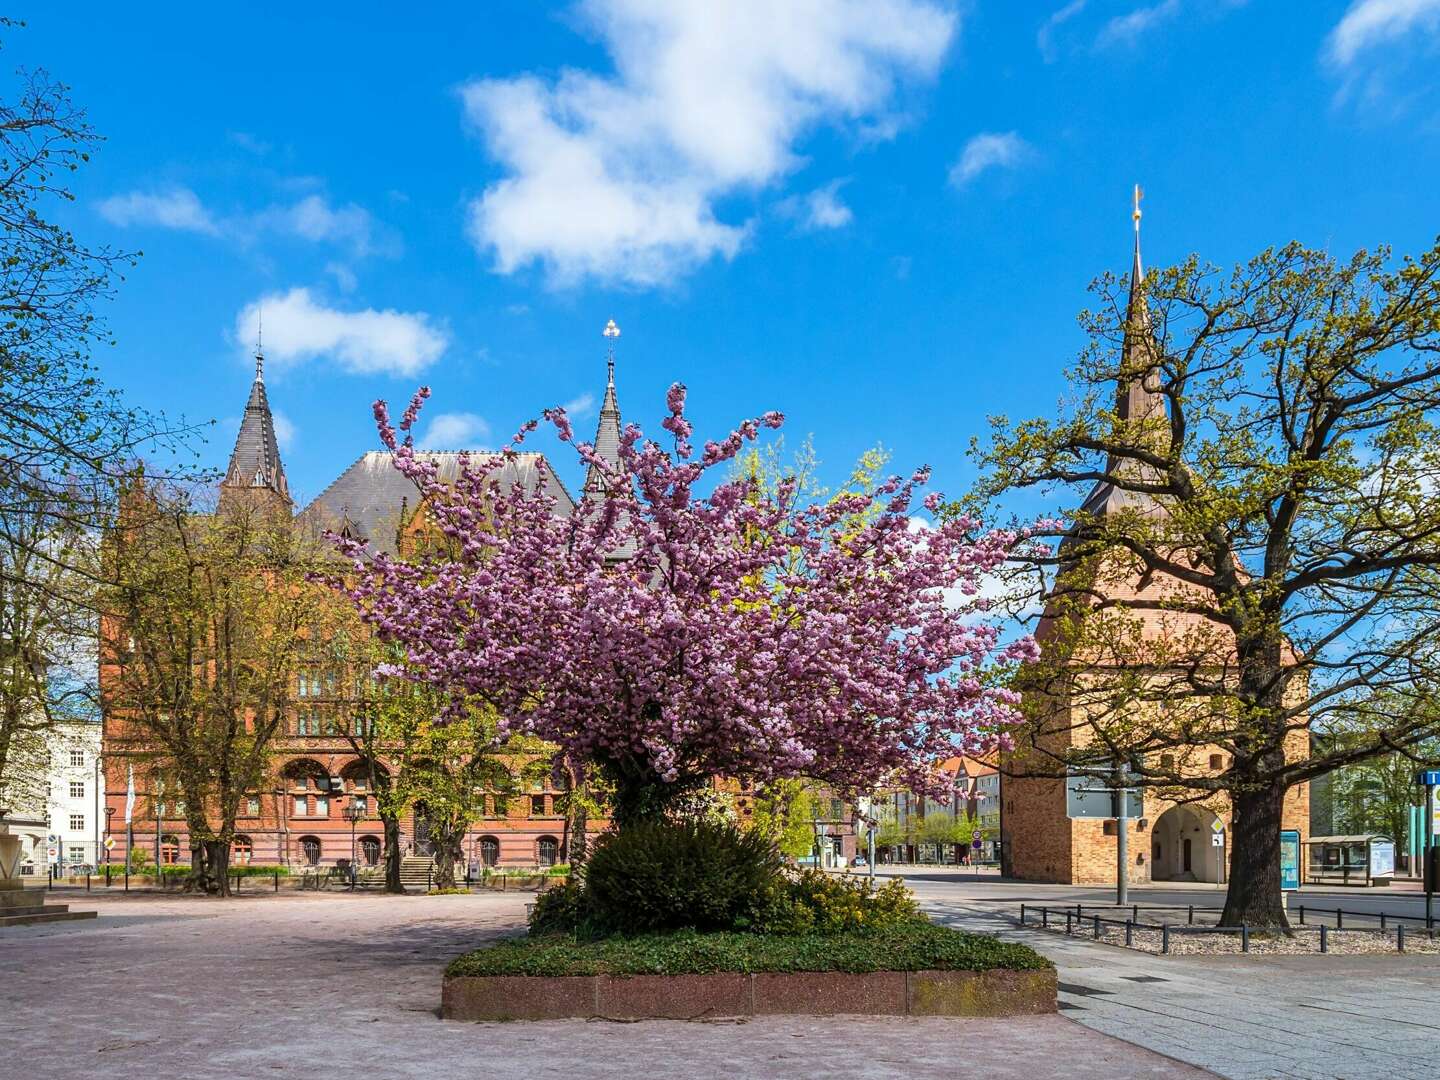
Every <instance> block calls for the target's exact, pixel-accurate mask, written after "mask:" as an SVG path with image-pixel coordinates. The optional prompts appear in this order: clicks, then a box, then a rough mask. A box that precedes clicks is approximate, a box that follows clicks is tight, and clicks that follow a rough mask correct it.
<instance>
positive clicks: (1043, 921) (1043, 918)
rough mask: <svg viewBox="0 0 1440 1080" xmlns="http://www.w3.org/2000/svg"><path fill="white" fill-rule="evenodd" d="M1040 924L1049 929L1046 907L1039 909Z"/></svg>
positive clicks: (1047, 909) (1048, 913)
mask: <svg viewBox="0 0 1440 1080" xmlns="http://www.w3.org/2000/svg"><path fill="white" fill-rule="evenodd" d="M1040 925H1041V926H1043V927H1044V928H1045V929H1046V930H1049V929H1050V909H1049V908H1048V907H1042V908H1041V909H1040Z"/></svg>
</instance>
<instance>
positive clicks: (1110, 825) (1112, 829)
mask: <svg viewBox="0 0 1440 1080" xmlns="http://www.w3.org/2000/svg"><path fill="white" fill-rule="evenodd" d="M1117 832H1119V829H1118V828H1117V827H1116V825H1115V822H1113V821H1107V822H1105V835H1106V836H1114V835H1115V834H1116V833H1117Z"/></svg>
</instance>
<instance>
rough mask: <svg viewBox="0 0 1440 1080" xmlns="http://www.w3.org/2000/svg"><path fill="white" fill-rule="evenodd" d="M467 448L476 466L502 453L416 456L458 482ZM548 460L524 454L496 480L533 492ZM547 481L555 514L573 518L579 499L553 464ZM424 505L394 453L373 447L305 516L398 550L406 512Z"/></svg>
mask: <svg viewBox="0 0 1440 1080" xmlns="http://www.w3.org/2000/svg"><path fill="white" fill-rule="evenodd" d="M462 453H464V454H468V455H469V458H470V462H471V467H472V468H474V467H475V466H477V465H479V464H480V463H482V462H484V461H486V460H487V459H489V460H493V459H494V458H495V457H496V456H497V455H496V453H495V451H492V450H469V451H463V452H462V451H458V450H446V451H422V452H419V453H417V454H416V455H415V456H416V457H418V458H423V459H425V460H427V461H433V462H435V463H436V465H437V466H438V468H439V473H438V477H437V478H438V479H439V480H440V481H441V482H443V483H454V482H455V481H456V480H457V479H458V478H459V476H460V464H461V457H462ZM543 460H544V456H543V455H542V454H538V453H528V452H527V453H522V454H519V455H518V456H517V457H516V458H515V459H514V461H512V462H511V463H510V464H508V465H505V466H503V467H502V468H501V469H500V471H499V472H498V473H497V474H496V479H497V480H498V481H499V482H500V483H501V484H502V485H505V486H509V485H511V484H514V483H517V482H518V483H521V484H523V485H524V486H525V487H526V489H527V490H530V491H533V490H535V485H536V484H537V483H539V482H540V476H541V469H540V464H541V462H542V461H543ZM544 484H545V490H546V491H547V492H549V494H550V495H552V496H553V497H554V499H555V513H556V514H557V515H558V516H560V517H569V516H570V514H571V512H573V511H574V509H575V500H574V499H573V498H572V497H571V495H570V493H569V492H568V491H566V490H565V485H564V484H562V483H561V482H560V481H559V479H558V478H557V477H556V476H555V473H554V471H553V470H552V469H549V468H546V469H545V470H544ZM419 504H420V489H419V488H417V487H416V486H415V484H414V482H413V481H411V480H410V479H409V478H408V477H406V476H405V475H404V474H403V473H401V472H400V471H399V470H398V469H396V468H395V462H394V455H393V454H391V453H390V452H389V451H388V450H370V451H368V452H366V453H364V454H361V455H360V457H358V458H357V459H356V460H355V461H354V462H353V463H352V464H351V465H350V467H349V468H347V469H346V470H345V471H344V472H342V473H341V474H340V475H339V476H337V477H336V478H335V479H334V480H333V481H332V482H331V483H330V486H329V487H327V488H326V489H325V490H324V491H322V492H321V493H320V494H319V495H318V496H317V497H316V498H315V500H314V501H313V502H312V503H310V505H309V506H307V507H305V509H304V510H302V511H301V512H300V518H301V520H303V521H305V522H307V523H309V524H311V525H312V526H314V527H315V528H316V529H331V530H333V531H335V532H340V531H342V529H343V530H346V531H348V533H349V534H350V535H351V536H353V537H355V538H356V539H359V540H365V541H367V542H368V543H369V545H370V547H371V549H372V550H374V551H377V552H382V551H383V552H385V553H387V554H392V555H393V554H394V553H395V550H396V536H397V533H398V530H399V529H400V528H401V526H403V525H404V524H405V522H404V518H405V516H406V515H407V514H408V513H411V512H413V511H414V510H415V509H417V507H418V506H419Z"/></svg>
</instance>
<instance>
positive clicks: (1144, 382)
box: [1116, 184, 1165, 420]
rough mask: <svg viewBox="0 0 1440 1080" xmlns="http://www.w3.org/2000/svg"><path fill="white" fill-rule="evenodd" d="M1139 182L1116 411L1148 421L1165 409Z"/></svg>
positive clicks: (1136, 193) (1135, 203)
mask: <svg viewBox="0 0 1440 1080" xmlns="http://www.w3.org/2000/svg"><path fill="white" fill-rule="evenodd" d="M1144 197H1145V193H1144V191H1142V190H1141V189H1140V185H1139V184H1136V185H1135V202H1134V209H1133V210H1132V211H1131V217H1132V218H1133V219H1134V221H1135V257H1134V260H1133V261H1132V263H1131V266H1130V298H1129V301H1128V303H1127V304H1126V305H1125V340H1124V344H1123V345H1122V347H1121V353H1120V369H1121V376H1120V379H1119V387H1118V397H1117V403H1116V411H1117V412H1118V413H1119V414H1120V417H1121V418H1122V419H1125V420H1144V419H1148V418H1150V417H1153V416H1156V415H1159V414H1161V413H1163V412H1164V409H1165V403H1164V401H1163V400H1162V399H1161V397H1160V394H1159V391H1158V384H1157V379H1158V372H1157V371H1156V370H1155V359H1156V358H1155V342H1154V338H1153V336H1152V334H1151V328H1150V306H1149V305H1148V304H1147V303H1146V302H1145V268H1144V266H1143V265H1142V263H1141V261H1140V216H1141V214H1140V200H1141V199H1142V198H1144Z"/></svg>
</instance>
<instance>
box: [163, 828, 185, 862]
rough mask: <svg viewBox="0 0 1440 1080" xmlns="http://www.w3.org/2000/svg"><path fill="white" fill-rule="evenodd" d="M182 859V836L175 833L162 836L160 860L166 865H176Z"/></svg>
mask: <svg viewBox="0 0 1440 1080" xmlns="http://www.w3.org/2000/svg"><path fill="white" fill-rule="evenodd" d="M179 861H180V838H179V837H178V836H176V835H175V834H174V833H165V834H164V835H162V836H161V837H160V862H161V863H163V864H164V865H165V866H174V865H175V864H176V863H177V862H179Z"/></svg>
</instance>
